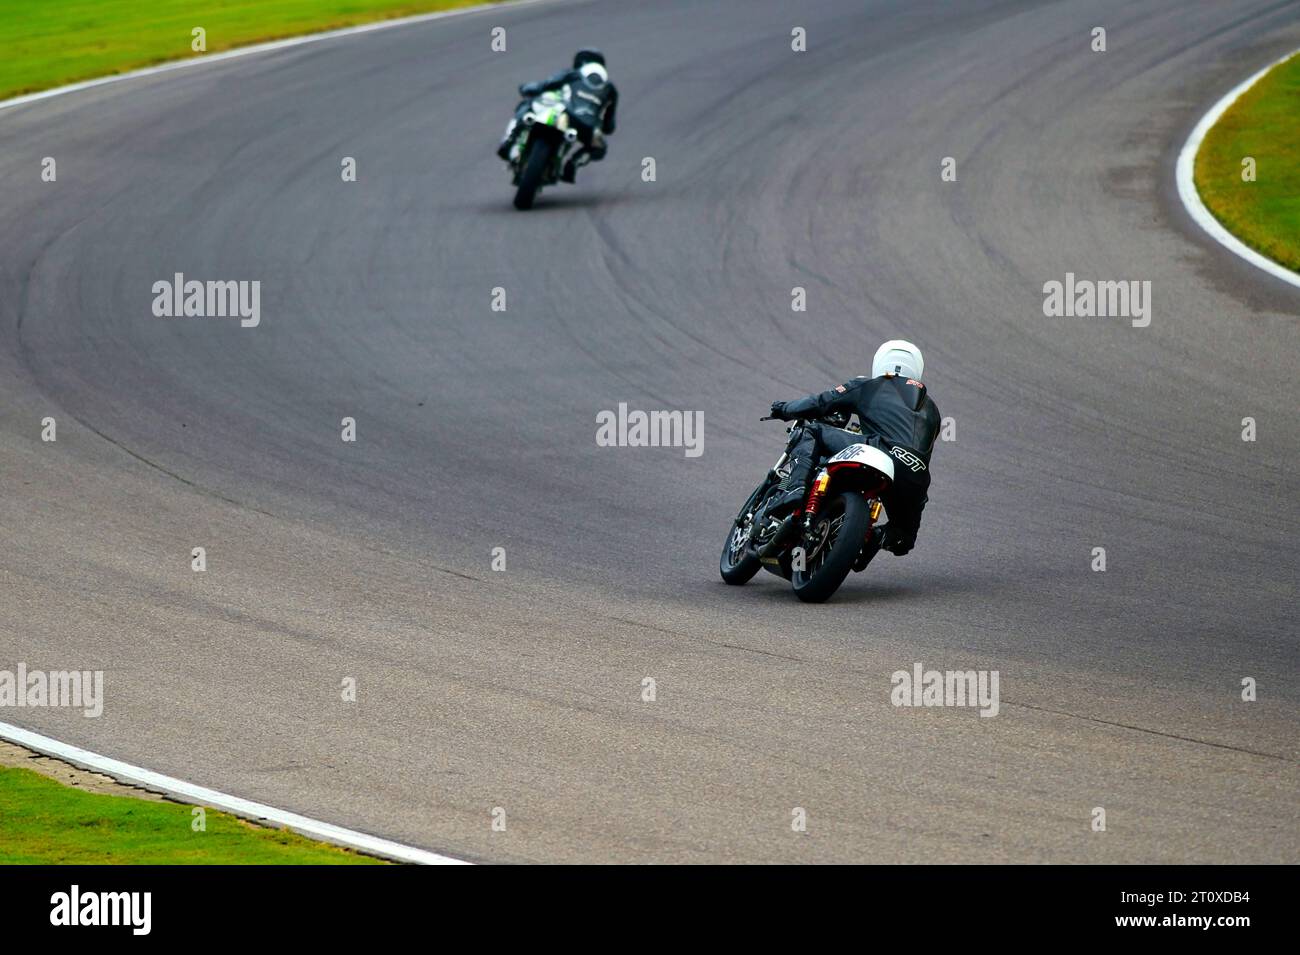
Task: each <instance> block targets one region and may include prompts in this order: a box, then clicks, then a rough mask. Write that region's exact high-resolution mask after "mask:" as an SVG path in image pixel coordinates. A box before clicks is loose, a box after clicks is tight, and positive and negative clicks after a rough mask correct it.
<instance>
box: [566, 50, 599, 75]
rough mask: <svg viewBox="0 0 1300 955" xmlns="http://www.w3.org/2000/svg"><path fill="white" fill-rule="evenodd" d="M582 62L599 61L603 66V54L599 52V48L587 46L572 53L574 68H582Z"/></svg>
mask: <svg viewBox="0 0 1300 955" xmlns="http://www.w3.org/2000/svg"><path fill="white" fill-rule="evenodd" d="M584 63H599V64H600V65H601V66H604V65H605V54H604V53H601V52H600V50H592V49H589V48H588V49H583V50H579V51H578V52H577V53H575V54H573V68H574V69H575V70H580V69H582V65H583V64H584Z"/></svg>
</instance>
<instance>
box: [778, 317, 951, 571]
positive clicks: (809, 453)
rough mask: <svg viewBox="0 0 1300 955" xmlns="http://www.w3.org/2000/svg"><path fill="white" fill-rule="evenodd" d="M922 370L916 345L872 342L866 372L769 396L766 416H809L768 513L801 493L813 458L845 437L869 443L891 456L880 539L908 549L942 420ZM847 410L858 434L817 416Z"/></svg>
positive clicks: (841, 415) (844, 418)
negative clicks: (817, 390) (826, 386)
mask: <svg viewBox="0 0 1300 955" xmlns="http://www.w3.org/2000/svg"><path fill="white" fill-rule="evenodd" d="M924 371H925V362H924V360H923V359H922V357H921V350H920V349H919V348H917V347H916V346H915V345H913V344H912V343H911V342H908V341H902V340H901V339H894V340H891V341H887V342H885V343H884V344H883V345H881V346H880V348H879V349H877V351H876V355H875V358H874V359H873V360H872V362H871V377H870V378H866V377H860V378H854V379H852V380H850V381H846V382H845V383H844V384H842V385H837V386H836V387H834V388H832V389H830V390H829V391H823V392H822V393H821V394H817V395H808V396H807V397H804V398H800V399H798V400H797V401H774V402H772V417H774V418H780V419H781V420H783V421H792V420H794V419H796V418H804V419H807V424H806V425H805V427H804V435H803V438H802V439H801V440H800V441H799V443H798V444H796V445H795V447H794V448H793V449H792V450H791V454H792V456H793V462H794V464H793V467H792V468H791V471H790V474H789V476H788V477H787V478H786V479H785V480H784V481H782V482H781V488H782V490H784V491H785V493H784V494H783V495H781V496H779V497H777V498H775V500H774V501H773V503H772V504H770V505H769V506H768V507H767V509H766V513H767V515H769V516H770V515H772V514H775V513H777V512H779V511H780V510H782V509H785V508H789V507H791V506H793V505H795V504H798V503H800V502H801V501H803V499H804V494H805V492H806V488H807V484H808V479H809V478H810V477H811V476H812V471H813V465H814V464H817V463H818V462H820V461H822V460H824V459H825V458H826V457H829V456H831V455H833V454H836V453H837V452H839V451H842V450H844V449H845V448H846V447H848V446H849V445H851V444H864V443H865V444H870V445H872V446H873V447H876V448H879V449H880V450H881V451H884V452H885V453H886V454H888V455H890V456H891V457H893V458H894V482H893V484H892V485H891V486H890V488H889V490H888V491H886V492H885V493H884V494H883V495H882V497H881V500H882V501H883V503H884V505H885V510H886V511H888V513H889V523H888V524H887V525H885V527H884V529H883V536H882V537H881V538H880V541H881V547H883V548H884V549H885V550H889V551H892V552H893V553H894V554H896V555H897V556H899V557H901V556H903V555H904V554H906V553H907V552H908V551H910V550H911V549H912V547H913V545H915V543H916V532H917V530H918V529H919V528H920V526H921V511H922V510H923V509H924V507H925V504H926V501H927V500H928V498H927V495H926V490H927V489H928V488H929V486H930V452H931V451H932V450H933V449H934V442H935V439H936V438H937V437H938V436H939V426H940V419H939V409H938V408H937V407H936V406H935V403H934V402H933V401H932V400H931V399H930V396H929V395H927V394H926V389H925V385H924V384H922V383H921V375H922V373H923V372H924ZM851 414H857V416H858V421H859V423H860V424H861V427H862V433H861V434H855V433H854V432H852V431H845V430H842V429H841V428H838V427H833V426H831V425H829V424H824V423H822V421H821V420H820V419H825V418H831V419H834V420H837V421H839V422H841V423H843V424H847V423H848V419H849V416H850V415H851ZM814 419H817V420H814Z"/></svg>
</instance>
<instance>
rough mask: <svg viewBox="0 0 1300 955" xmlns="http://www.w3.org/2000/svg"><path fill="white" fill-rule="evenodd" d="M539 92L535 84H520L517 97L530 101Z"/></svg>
mask: <svg viewBox="0 0 1300 955" xmlns="http://www.w3.org/2000/svg"><path fill="white" fill-rule="evenodd" d="M539 92H540V91H539V90H538V89H537V84H536V83H521V84H520V86H519V95H520V96H522V97H524V98H526V99H532V98H533V97H534V96H536V95H537V94H538V93H539Z"/></svg>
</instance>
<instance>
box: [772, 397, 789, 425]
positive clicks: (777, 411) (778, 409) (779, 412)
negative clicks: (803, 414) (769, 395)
mask: <svg viewBox="0 0 1300 955" xmlns="http://www.w3.org/2000/svg"><path fill="white" fill-rule="evenodd" d="M785 404H786V403H785V402H784V401H774V402H772V411H771V415H772V417H773V418H780V419H781V420H782V421H784V420H785Z"/></svg>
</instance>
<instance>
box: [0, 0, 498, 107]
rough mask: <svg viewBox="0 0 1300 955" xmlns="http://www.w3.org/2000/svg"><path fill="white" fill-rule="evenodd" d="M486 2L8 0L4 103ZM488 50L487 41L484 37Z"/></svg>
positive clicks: (3, 5)
mask: <svg viewBox="0 0 1300 955" xmlns="http://www.w3.org/2000/svg"><path fill="white" fill-rule="evenodd" d="M475 2H480V0H0V99H6V98H8V97H11V96H17V95H18V94H20V93H30V92H33V91H35V90H42V89H48V88H50V87H52V86H62V85H63V84H65V83H73V82H76V81H77V80H84V79H90V78H91V77H95V76H104V75H106V74H109V73H120V72H123V71H125V70H131V69H135V68H136V67H141V66H149V65H151V64H154V63H161V62H164V61H166V60H177V59H183V58H185V57H190V56H201V55H202V54H201V53H195V52H193V51H192V50H191V49H190V44H191V42H192V39H193V38H192V36H191V31H192V30H193V29H194V28H195V27H203V29H205V30H206V31H207V52H208V53H216V52H218V51H220V50H228V49H230V48H231V47H235V46H246V45H247V44H249V43H256V42H259V41H262V40H277V39H280V38H282V37H289V36H295V35H297V34H301V33H314V32H316V31H318V30H327V29H331V28H334V27H343V26H351V25H353V24H357V23H366V22H369V21H372V20H383V19H388V18H391V17H401V16H408V15H410V14H414V13H428V12H430V11H433V10H446V9H451V8H452V7H464V6H470V5H471V4H472V3H475ZM483 43H484V46H485V48H486V44H487V43H488V35H487V30H486V28H485V29H484V34H483Z"/></svg>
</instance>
